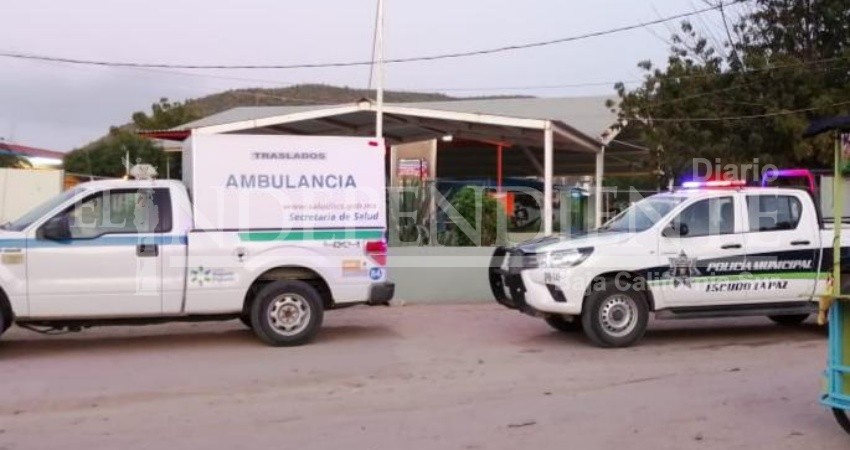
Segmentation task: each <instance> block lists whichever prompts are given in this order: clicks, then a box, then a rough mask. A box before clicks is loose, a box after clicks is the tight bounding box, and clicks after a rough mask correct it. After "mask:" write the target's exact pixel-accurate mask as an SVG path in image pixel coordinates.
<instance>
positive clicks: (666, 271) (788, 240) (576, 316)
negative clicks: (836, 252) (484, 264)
mask: <svg viewBox="0 0 850 450" xmlns="http://www.w3.org/2000/svg"><path fill="white" fill-rule="evenodd" d="M717 184H718V185H723V184H722V183H717ZM843 236H848V233H846V232H845V233H843ZM832 239H833V229H832V228H831V225H829V226H827V225H824V224H823V223H822V221H821V220H820V217H819V213H818V210H817V208H816V207H815V204H814V203H813V201H812V197H811V194H809V193H808V192H807V191H805V190H799V189H783V188H749V187H722V188H696V189H684V190H681V191H676V192H670V193H661V194H656V195H653V196H651V197H647V198H645V199H643V200H641V201H639V202H637V203H635V204H633V205H632V206H631V207H630V208H628V209H626V210H625V211H623V212H622V213H620V214H619V215H618V216H616V217H614V218H613V219H611V220H610V221H609V222H607V223H606V224H605V225H603V226H602V227H601V228H599V229H597V230H595V231H593V232H591V233H590V234H587V235H584V236H573V237H572V238H568V237H566V236H563V237H559V236H551V237H545V238H542V239H538V240H534V241H529V242H525V243H522V244H519V245H517V246H515V247H511V248H504V247H500V248H498V249H497V250H496V252H495V254H494V255H493V259H492V261H491V266H490V269H489V281H490V286H491V288H492V291H493V294H494V296H495V297H496V300H497V301H498V302H499V303H501V304H502V305H504V306H507V307H508V308H512V309H517V310H520V311H522V312H524V313H527V314H531V315H534V316H538V317H542V318H544V319H545V320H546V322H547V323H549V324H550V325H551V326H553V327H554V328H556V329H558V330H562V331H571V330H579V329H583V330H584V333H585V334H586V335H587V337H588V338H589V339H590V340H591V341H592V342H593V343H595V344H597V345H599V346H603V347H623V346H628V345H631V344H633V343H634V342H636V341H637V340H638V339H640V338H641V337H642V336H643V334H644V331H645V330H646V326H647V321H648V318H649V314H650V313H655V316H656V317H657V318H705V317H729V316H743V315H764V316H768V317H769V318H770V319H772V320H773V321H774V322H777V323H780V324H796V323H800V322H803V321H804V320H805V319H806V318H807V317H808V316H809V314H811V313H812V312H816V311H817V299H816V295H817V294H819V293H822V292H824V290H825V288H826V283H827V281H828V279H829V275H830V274H831V270H832V260H833V259H832V253H833V252H832ZM848 245H850V243H845V242H842V246H843V247H844V248H845V249H846V247H847V246H848ZM842 253H843V252H842ZM841 257H842V258H841V259H842V265H843V264H846V263H847V262H845V261H850V260H849V259H848V258H847V255H844V254H842V255H841ZM846 271H848V272H850V265H848V270H846ZM842 272H845V270H844V269H842ZM842 278H843V277H842Z"/></svg>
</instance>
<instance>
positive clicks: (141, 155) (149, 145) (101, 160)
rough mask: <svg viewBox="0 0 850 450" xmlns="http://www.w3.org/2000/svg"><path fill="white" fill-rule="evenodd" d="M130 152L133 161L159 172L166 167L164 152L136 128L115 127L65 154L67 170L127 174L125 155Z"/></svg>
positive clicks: (81, 172) (112, 174)
mask: <svg viewBox="0 0 850 450" xmlns="http://www.w3.org/2000/svg"><path fill="white" fill-rule="evenodd" d="M127 152H129V155H130V162H131V164H135V163H136V162H137V161H139V162H143V163H145V164H151V165H153V166H154V167H157V168H158V169H159V170H160V171H162V168H163V167H164V166H165V152H163V151H162V149H161V148H160V147H159V146H158V145H156V144H155V143H154V142H153V141H151V140H150V139H145V138H143V137H141V136H139V135H137V134H136V133H135V132H133V131H129V130H125V129H120V128H113V129H112V130H110V132H109V136H107V137H105V138H103V139H100V140H98V141H96V142H94V143H92V144H89V145H87V146H86V147H83V148H81V149H78V150H74V151H72V152H69V153H68V154H67V155H65V170H66V171H68V172H72V173H80V174H86V175H95V176H102V177H122V176H124V175H125V174H126V169H125V166H124V163H123V158H124V157H125V155H126V154H127Z"/></svg>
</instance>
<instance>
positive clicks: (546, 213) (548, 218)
mask: <svg viewBox="0 0 850 450" xmlns="http://www.w3.org/2000/svg"><path fill="white" fill-rule="evenodd" d="M553 147H554V145H553V135H552V122H546V128H545V129H544V130H543V233H545V234H551V233H552V212H553V208H552V178H553V175H552V172H553V171H554V168H553V166H554V148H553Z"/></svg>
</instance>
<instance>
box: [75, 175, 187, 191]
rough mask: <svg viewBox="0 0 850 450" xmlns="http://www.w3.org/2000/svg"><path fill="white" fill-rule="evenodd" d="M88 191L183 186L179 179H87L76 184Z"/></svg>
mask: <svg viewBox="0 0 850 450" xmlns="http://www.w3.org/2000/svg"><path fill="white" fill-rule="evenodd" d="M78 186H79V187H81V188H84V189H86V190H90V191H101V190H108V189H151V188H169V189H171V188H181V189H182V188H183V183H182V182H180V181H179V180H135V179H129V180H125V179H121V178H118V179H111V180H97V181H87V182H85V183H80V184H79V185H78Z"/></svg>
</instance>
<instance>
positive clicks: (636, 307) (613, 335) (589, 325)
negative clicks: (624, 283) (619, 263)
mask: <svg viewBox="0 0 850 450" xmlns="http://www.w3.org/2000/svg"><path fill="white" fill-rule="evenodd" d="M581 322H582V328H583V329H584V334H585V335H586V336H587V337H588V339H590V341H591V342H593V343H594V344H596V345H597V346H599V347H628V346H630V345H632V344H634V343H635V342H637V341H638V340H639V339H640V338H641V337H643V334H644V333H645V332H646V325H647V323H648V322H649V306H647V303H646V299H645V298H644V296H643V294H641V293H640V292H637V291H635V290H633V289H618V288H617V287H616V286H615V285H614V283H611V282H608V283H605V285H604V288H602V289H598V290H591V292H590V294H589V295H588V296H587V297H586V299H585V301H584V306H583V308H582V313H581Z"/></svg>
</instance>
